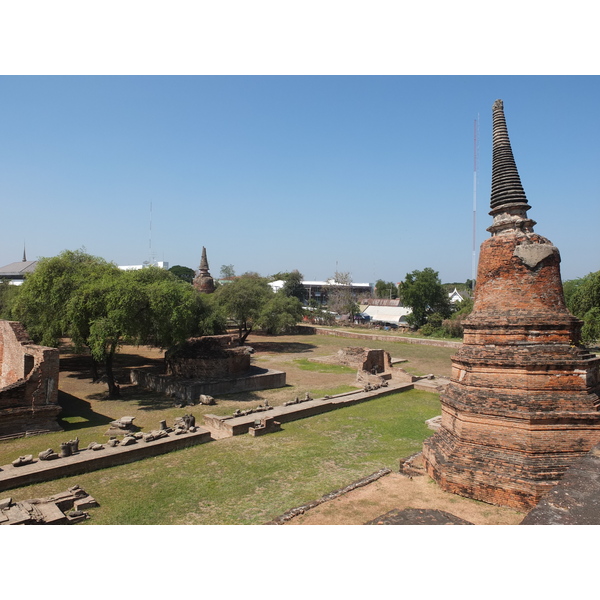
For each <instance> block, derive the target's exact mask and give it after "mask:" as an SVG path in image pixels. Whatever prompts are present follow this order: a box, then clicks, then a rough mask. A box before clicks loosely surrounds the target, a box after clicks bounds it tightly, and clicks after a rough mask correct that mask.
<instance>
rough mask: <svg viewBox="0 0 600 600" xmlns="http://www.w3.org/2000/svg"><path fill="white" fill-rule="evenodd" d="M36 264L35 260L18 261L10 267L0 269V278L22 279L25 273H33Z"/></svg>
mask: <svg viewBox="0 0 600 600" xmlns="http://www.w3.org/2000/svg"><path fill="white" fill-rule="evenodd" d="M37 263H38V261H37V260H20V261H19V262H14V263H10V265H6V266H5V267H0V277H4V278H7V277H19V276H20V277H22V276H23V275H25V273H33V272H34V271H35V267H36V265H37Z"/></svg>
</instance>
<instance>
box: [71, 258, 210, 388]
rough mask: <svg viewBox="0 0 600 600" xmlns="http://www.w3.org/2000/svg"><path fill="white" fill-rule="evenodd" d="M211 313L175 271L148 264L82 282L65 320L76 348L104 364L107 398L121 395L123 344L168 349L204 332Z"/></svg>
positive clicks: (199, 296)
mask: <svg viewBox="0 0 600 600" xmlns="http://www.w3.org/2000/svg"><path fill="white" fill-rule="evenodd" d="M207 312H208V308H207V306H206V304H205V303H204V300H203V298H202V295H201V294H198V293H197V292H196V290H194V288H193V287H191V286H189V285H187V284H186V283H185V282H183V281H181V280H180V279H178V278H177V277H176V276H175V275H173V274H172V273H169V272H168V271H165V270H164V269H159V268H157V267H149V268H147V269H141V270H138V271H120V272H119V273H118V274H117V275H116V276H115V274H105V275H104V276H103V277H101V278H98V279H96V280H94V281H91V282H89V283H88V284H86V285H84V286H81V287H80V288H79V289H78V290H77V291H76V292H75V293H73V295H72V296H71V299H70V300H69V303H68V307H67V318H68V321H69V323H70V333H71V338H72V340H73V342H74V344H75V347H76V349H82V348H83V347H88V348H89V349H90V351H91V353H92V356H93V357H94V359H95V360H97V361H98V362H103V363H104V365H105V368H106V378H107V383H108V391H109V396H110V397H112V398H117V397H119V395H120V393H119V387H118V385H117V384H116V382H115V378H114V371H113V362H114V356H115V354H116V352H117V351H118V349H119V347H120V346H121V345H122V344H124V343H129V344H150V345H153V346H158V347H161V348H167V347H169V346H173V345H175V344H178V343H180V342H183V341H184V340H185V339H187V338H188V337H190V336H195V335H201V334H202V333H212V332H206V331H203V327H202V321H203V318H204V317H205V316H206V313H207Z"/></svg>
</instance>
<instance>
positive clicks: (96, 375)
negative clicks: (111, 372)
mask: <svg viewBox="0 0 600 600" xmlns="http://www.w3.org/2000/svg"><path fill="white" fill-rule="evenodd" d="M90 360H91V361H92V364H91V370H92V381H94V382H95V381H98V379H100V373H99V372H98V361H97V360H96V359H95V358H94V357H93V356H91V357H90Z"/></svg>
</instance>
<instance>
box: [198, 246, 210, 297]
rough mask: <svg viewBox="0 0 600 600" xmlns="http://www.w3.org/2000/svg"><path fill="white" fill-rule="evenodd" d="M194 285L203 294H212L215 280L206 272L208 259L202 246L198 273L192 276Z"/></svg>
mask: <svg viewBox="0 0 600 600" xmlns="http://www.w3.org/2000/svg"><path fill="white" fill-rule="evenodd" d="M194 287H195V288H196V289H197V290H198V291H199V292H202V293H203V294H212V293H213V292H214V291H215V281H214V279H213V278H212V277H211V275H210V273H209V272H208V259H207V258H206V248H205V247H204V246H202V258H201V259H200V267H199V268H198V275H196V277H194Z"/></svg>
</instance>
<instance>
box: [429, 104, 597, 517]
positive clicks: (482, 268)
mask: <svg viewBox="0 0 600 600" xmlns="http://www.w3.org/2000/svg"><path fill="white" fill-rule="evenodd" d="M530 208H531V207H530V206H529V205H528V203H527V198H526V196H525V192H524V191H523V186H522V185H521V180H520V178H519V174H518V171H517V167H516V164H515V161H514V158H513V153H512V149H511V145H510V141H509V138H508V131H507V128H506V122H505V118H504V109H503V103H502V101H501V100H496V102H495V103H494V106H493V159H492V193H491V209H492V210H491V212H490V215H491V216H492V217H493V223H492V225H491V226H490V227H489V228H488V231H489V232H490V233H491V238H489V239H487V240H486V241H485V242H483V244H482V245H481V250H480V258H479V267H478V272H477V282H476V288H475V300H474V306H473V312H472V313H471V315H470V316H469V317H468V318H467V319H466V320H465V321H464V343H463V346H462V347H461V348H460V350H459V351H458V352H457V354H456V355H455V356H454V357H452V379H451V383H450V384H449V385H448V386H447V388H446V390H445V391H444V393H443V394H442V395H441V404H442V421H441V427H440V429H439V431H438V432H437V433H436V434H435V435H434V436H432V437H431V438H429V439H428V440H426V441H425V443H424V446H423V457H424V461H425V465H426V469H427V472H428V474H429V475H430V476H431V477H432V478H433V479H434V480H435V481H436V482H437V483H438V484H439V485H440V487H441V488H442V489H444V490H446V491H450V492H453V493H456V494H459V495H462V496H467V497H470V498H475V499H477V500H483V501H485V502H489V503H491V504H498V505H504V506H511V507H513V508H518V509H521V510H528V509H529V508H531V507H533V506H534V505H535V504H537V502H538V501H539V500H540V498H541V497H542V496H543V495H544V493H546V492H547V491H548V490H549V489H551V488H552V486H553V485H555V483H556V482H557V481H558V480H559V479H560V478H561V477H562V476H563V474H564V473H565V471H566V469H567V468H568V467H569V466H570V465H571V464H572V462H573V461H574V460H575V459H576V458H578V457H580V456H582V455H583V454H585V453H587V452H588V451H589V450H590V449H591V448H592V446H594V445H595V444H596V443H598V442H600V412H599V406H600V358H595V357H594V355H593V354H591V353H590V352H588V351H587V350H586V349H585V348H584V347H582V346H581V344H580V332H581V327H582V322H581V321H580V320H579V319H576V318H575V317H573V316H572V315H571V314H570V313H569V312H568V310H567V308H566V305H565V300H564V294H563V288H562V282H561V276H560V254H559V251H558V249H557V248H556V247H555V246H553V245H552V243H551V242H550V241H549V240H547V239H546V238H544V237H542V236H540V235H538V234H535V233H534V232H533V226H534V225H535V222H534V221H532V220H531V219H529V218H528V217H527V210H528V209H530Z"/></svg>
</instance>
